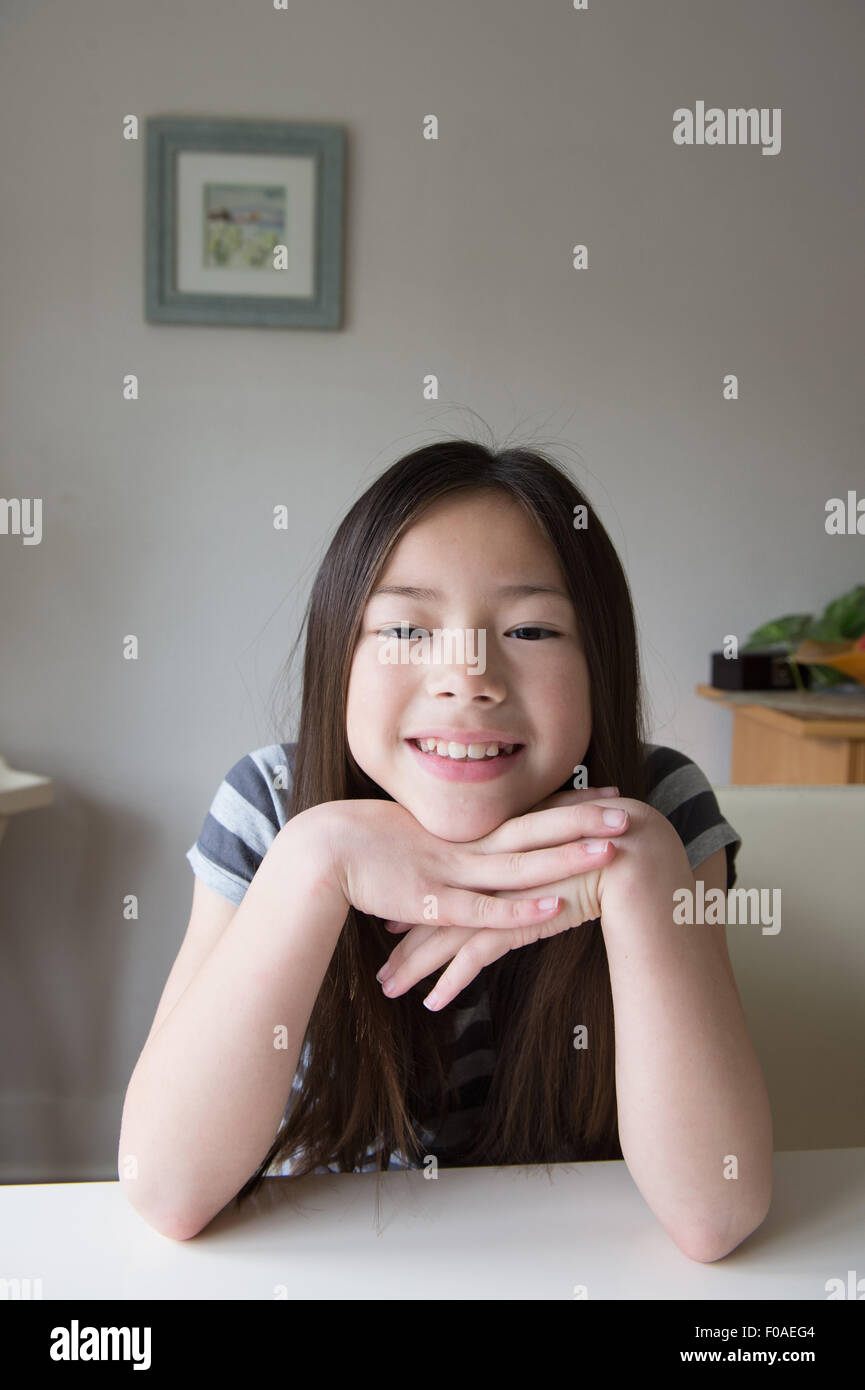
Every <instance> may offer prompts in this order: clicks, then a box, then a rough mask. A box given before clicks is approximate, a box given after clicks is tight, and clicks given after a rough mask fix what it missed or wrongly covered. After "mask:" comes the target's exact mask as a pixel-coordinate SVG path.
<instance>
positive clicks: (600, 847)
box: [580, 840, 610, 854]
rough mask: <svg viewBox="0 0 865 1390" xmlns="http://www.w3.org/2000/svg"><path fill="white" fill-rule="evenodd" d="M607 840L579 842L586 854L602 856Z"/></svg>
mask: <svg viewBox="0 0 865 1390" xmlns="http://www.w3.org/2000/svg"><path fill="white" fill-rule="evenodd" d="M609 843H610V842H609V840H581V841H580V844H581V845H582V847H583V849H584V850H585V851H586V853H587V854H603V852H604V850H605V849H606V848H607V845H608V844H609Z"/></svg>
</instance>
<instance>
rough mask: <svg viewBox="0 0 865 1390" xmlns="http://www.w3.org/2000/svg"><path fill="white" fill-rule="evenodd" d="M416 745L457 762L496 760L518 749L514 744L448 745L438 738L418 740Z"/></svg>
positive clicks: (427, 751) (425, 751)
mask: <svg viewBox="0 0 865 1390" xmlns="http://www.w3.org/2000/svg"><path fill="white" fill-rule="evenodd" d="M415 743H416V744H417V746H418V748H420V749H421V751H422V752H424V753H437V754H438V756H439V757H440V758H453V759H455V760H456V761H460V760H464V759H466V758H470V759H472V760H474V761H478V762H479V761H480V760H481V758H495V757H498V755H499V753H500V752H501V753H512V752H513V751H514V748H515V747H516V745H515V744H513V743H502V744H498V743H470V744H468V745H466V744H465V743H448V742H446V741H445V740H444V739H437V738H416V739H415Z"/></svg>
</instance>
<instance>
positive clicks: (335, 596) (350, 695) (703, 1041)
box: [119, 440, 772, 1260]
mask: <svg viewBox="0 0 865 1390" xmlns="http://www.w3.org/2000/svg"><path fill="white" fill-rule="evenodd" d="M582 508H585V511H584V512H581V510H580V509H582ZM577 517H583V518H584V519H585V524H584V525H582V524H581V525H580V526H579V528H577V526H576V524H575V518H577ZM442 633H445V634H450V635H451V636H453V635H454V634H464V635H468V636H469V637H480V638H482V640H481V641H480V642H478V641H474V642H468V643H467V644H466V646H465V648H464V651H465V652H468V651H472V652H479V651H480V652H482V653H483V660H482V661H477V660H476V661H473V662H470V661H469V660H468V658H467V657H466V656H465V655H463V654H462V652H463V649H461V648H459V646H458V645H457V649H456V655H454V648H453V647H451V648H448V646H447V644H445V647H444V651H445V655H444V657H443V656H442V647H441V646H439V645H437V644H436V643H435V642H434V643H433V647H432V652H433V655H432V658H430V655H429V650H430V648H429V644H428V643H427V642H426V639H427V638H429V637H437V636H440V635H441V634H442ZM583 773H584V775H582V774H583ZM575 774H576V776H575ZM575 785H576V786H577V787H578V788H579V789H578V790H575V789H574V787H575ZM621 813H624V814H623V815H622V814H621ZM617 816H618V820H619V823H614V821H615V819H616V817H617ZM739 843H740V841H739V837H738V836H737V834H736V832H735V830H734V829H733V828H732V826H730V825H729V824H728V823H727V822H726V821H725V819H724V818H723V816H722V815H721V812H720V809H719V807H718V804H717V801H716V799H715V796H714V794H713V792H712V789H711V787H710V785H709V783H708V781H707V779H706V778H705V776H704V774H703V773H702V772H701V771H700V769H699V768H698V767H697V766H696V764H694V763H693V762H692V761H691V760H690V759H689V758H687V757H686V756H685V755H684V754H681V753H679V752H677V751H675V750H673V749H669V748H665V747H663V746H658V745H654V744H651V743H648V742H647V741H646V738H645V730H644V726H643V713H642V704H641V691H640V678H639V668H638V655H637V641H636V632H635V624H634V616H633V610H632V606H631V599H630V594H629V590H628V585H627V581H626V578H625V575H624V573H623V571H622V568H621V565H620V563H619V560H618V557H617V555H616V552H615V550H614V548H613V546H612V543H611V542H610V539H609V537H608V535H607V533H606V531H605V530H604V528H603V526H602V525H601V523H600V521H599V519H598V517H597V515H596V513H595V512H594V511H593V509H592V507H591V505H590V504H589V502H588V499H587V498H586V497H584V496H583V494H582V493H581V492H580V491H579V490H578V489H577V487H576V486H575V485H574V483H573V482H572V481H571V479H570V478H569V477H568V475H567V474H566V473H565V472H563V471H562V470H561V469H560V468H559V467H558V466H557V465H556V464H555V463H554V462H553V461H552V460H551V459H549V458H547V457H545V456H544V455H542V454H540V453H538V452H536V451H530V450H528V449H509V450H505V451H501V452H498V453H496V452H492V451H490V450H488V449H487V448H485V447H484V446H482V445H481V444H478V443H474V442H470V441H464V440H455V441H444V442H441V443H436V444H432V445H429V446H427V447H424V448H421V449H418V450H416V451H415V452H413V453H411V454H409V455H407V456H406V457H404V458H402V459H400V460H399V461H398V462H397V463H395V464H394V465H393V466H392V467H391V468H390V469H388V470H387V471H386V472H385V473H384V474H383V475H382V476H381V477H380V478H379V479H378V480H377V481H376V482H375V483H374V484H373V485H372V486H371V487H370V488H369V489H368V490H367V492H366V493H364V495H363V496H362V497H361V498H360V500H359V501H358V502H356V503H355V505H354V506H353V507H352V508H351V510H350V512H349V513H348V515H347V516H346V518H345V519H344V520H343V522H342V524H341V525H340V527H339V528H338V530H337V532H336V535H335V537H334V539H333V541H332V543H331V545H330V547H329V549H328V551H327V554H326V556H325V558H324V561H323V563H322V565H321V567H320V569H319V572H318V575H317V577H316V580H315V584H314V586H313V591H312V595H311V598H310V605H309V611H308V616H307V623H306V648H305V657H304V678H303V699H302V707H301V717H300V728H299V732H298V738H297V741H296V743H292V744H275V745H271V746H269V747H267V748H261V749H257V750H255V751H254V752H253V753H251V754H249V755H248V756H247V757H245V758H242V759H241V760H240V762H238V763H237V764H236V765H235V766H234V767H233V768H232V769H231V771H230V772H229V773H228V774H227V776H226V778H225V780H224V781H223V783H222V784H221V786H220V788H219V789H218V791H217V794H216V796H215V798H214V800H213V803H212V805H211V807H210V811H209V812H208V815H207V817H206V819H205V823H204V827H203V829H202V833H201V836H200V837H199V839H198V841H197V843H196V845H194V846H193V848H192V849H191V850H190V851H189V854H188V856H187V857H188V858H189V860H190V863H191V865H192V867H193V869H194V871H195V874H196V880H195V893H194V898H193V910H192V915H191V917H190V923H189V927H188V929H187V936H186V939H185V940H184V943H183V947H182V948H181V951H180V953H179V955H178V958H177V961H176V962H175V965H174V968H173V969H172V972H171V974H170V976H169V979H168V982H167V984H166V986H165V991H164V993H163V996H162V999H161V1001H160V1005H159V1009H158V1010H157V1014H156V1017H155V1019H154V1022H153V1026H152V1028H151V1031H150V1035H149V1037H148V1039H147V1041H146V1043H145V1046H144V1049H143V1051H142V1054H141V1056H140V1058H139V1060H138V1063H137V1066H136V1069H135V1071H134V1073H133V1076H132V1078H131V1080H130V1083H129V1089H128V1091H127V1097H126V1104H125V1107H124V1114H123V1123H122V1131H121V1136H120V1153H119V1160H120V1161H119V1171H120V1177H121V1182H122V1183H123V1185H124V1190H125V1191H126V1194H127V1196H128V1198H129V1200H130V1201H131V1202H132V1203H133V1205H134V1206H135V1207H136V1209H137V1210H138V1211H139V1212H140V1213H141V1214H142V1216H143V1217H144V1218H145V1219H146V1220H147V1221H149V1222H150V1224H151V1225H154V1226H155V1227H157V1229H160V1230H162V1231H163V1233H164V1234H167V1235H171V1236H174V1237H175V1238H179V1239H184V1238H187V1237H188V1236H190V1235H194V1234H195V1233H196V1232H197V1231H199V1230H200V1229H202V1227H203V1226H205V1225H206V1224H207V1223H208V1222H209V1221H210V1220H211V1219H212V1217H213V1216H214V1215H216V1213H217V1212H218V1211H219V1210H221V1208H222V1207H223V1206H224V1205H225V1204H226V1202H227V1201H228V1200H229V1199H230V1198H231V1197H232V1196H234V1195H236V1194H237V1195H238V1196H239V1198H241V1199H242V1198H245V1197H247V1196H249V1195H250V1194H251V1193H252V1192H254V1191H255V1190H256V1188H257V1186H258V1185H259V1183H260V1182H261V1179H262V1177H263V1176H264V1175H265V1174H274V1173H285V1174H293V1175H301V1174H303V1173H309V1172H327V1171H335V1172H340V1171H348V1172H352V1171H353V1172H363V1171H369V1170H379V1169H381V1168H386V1167H389V1168H396V1167H418V1166H422V1165H423V1164H424V1163H425V1162H428V1161H429V1158H430V1156H434V1157H435V1159H436V1160H437V1162H438V1163H439V1164H441V1165H443V1166H448V1165H450V1166H454V1165H460V1166H462V1165H475V1164H530V1163H551V1162H566V1161H578V1160H585V1159H606V1158H622V1157H623V1158H624V1159H625V1162H626V1164H627V1166H628V1169H629V1171H630V1173H631V1176H632V1177H633V1179H634V1181H635V1183H636V1184H637V1186H638V1188H639V1190H640V1192H641V1193H642V1194H643V1196H644V1198H645V1200H646V1202H647V1203H648V1205H649V1206H650V1207H651V1209H652V1210H653V1212H654V1213H655V1215H656V1217H657V1218H658V1220H659V1221H660V1222H661V1224H662V1225H663V1227H664V1228H665V1230H666V1231H667V1232H668V1233H669V1234H670V1236H671V1237H672V1239H673V1240H674V1241H675V1242H676V1243H677V1244H678V1245H679V1246H680V1248H681V1249H682V1250H684V1251H685V1253H686V1254H688V1255H690V1256H691V1257H692V1258H693V1259H696V1260H715V1259H719V1258H721V1257H722V1256H723V1255H724V1254H726V1253H728V1252H729V1251H730V1250H731V1249H733V1248H734V1247H735V1246H736V1245H738V1244H739V1243H740V1242H741V1241H742V1240H743V1239H745V1237H746V1236H747V1235H748V1234H749V1233H750V1232H752V1231H753V1230H754V1229H755V1228H756V1227H757V1226H758V1225H759V1224H760V1222H761V1221H762V1220H763V1218H764V1216H765V1215H766V1212H767V1210H768V1206H769V1200H770V1193H771V1175H772V1128H771V1117H770V1110H769V1103H768V1098H767V1094H766V1088H765V1084H764V1081H763V1077H762V1074H761V1071H760V1067H759V1063H758V1061H757V1058H756V1056H755V1053H754V1050H753V1047H752V1045H751V1041H750V1038H749V1036H748V1031H747V1027H746V1023H745V1018H744V1014H743V1011H742V1005H741V1002H740V999H739V995H738V992H737V989H736V984H735V980H734V977H733V972H732V969H731V966H730V961H729V956H728V953H727V946H726V940H725V932H724V927H723V926H720V927H719V926H709V925H690V926H680V925H676V924H674V921H673V911H674V894H675V893H676V892H677V891H679V890H681V889H682V888H687V889H689V890H690V891H692V892H693V891H695V888H696V884H695V879H696V878H699V879H701V880H702V881H703V883H704V885H705V890H706V891H708V890H709V889H710V888H720V889H721V890H722V891H725V890H726V889H727V888H729V887H731V886H732V884H733V883H734V882H735V868H734V859H735V854H736V851H737V849H738V846H739ZM397 936H399V940H397ZM217 1153H218V1155H219V1159H218V1161H214V1154H217ZM129 1154H134V1155H135V1159H136V1161H135V1164H134V1165H133V1167H134V1173H133V1172H132V1167H129V1165H127V1167H129V1175H128V1176H125V1175H124V1155H129ZM250 1174H252V1176H251V1177H250ZM731 1174H735V1176H732V1177H731Z"/></svg>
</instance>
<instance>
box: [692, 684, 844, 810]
mask: <svg viewBox="0 0 865 1390" xmlns="http://www.w3.org/2000/svg"><path fill="white" fill-rule="evenodd" d="M697 694H698V695H699V696H701V697H702V698H703V699H704V700H714V701H716V702H717V703H719V704H724V705H727V706H728V707H729V708H730V709H731V710H732V713H733V756H732V766H731V769H730V784H731V785H733V786H756V785H766V784H772V785H778V784H785V785H786V784H795V785H797V786H813V785H817V784H820V785H826V784H830V783H831V784H832V785H847V784H849V783H854V782H855V783H859V782H865V690H862V693H861V694H859V693H856V694H849V693H846V692H845V693H843V694H842V693H839V694H834V695H833V694H827V693H826V692H825V691H824V692H820V693H818V692H816V691H808V690H806V691H799V690H718V689H717V687H715V686H712V685H698V686H697Z"/></svg>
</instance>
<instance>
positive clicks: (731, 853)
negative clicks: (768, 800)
mask: <svg viewBox="0 0 865 1390" xmlns="http://www.w3.org/2000/svg"><path fill="white" fill-rule="evenodd" d="M646 752H647V757H646V773H647V777H648V783H649V793H648V795H647V797H646V800H647V802H648V803H649V805H650V806H654V807H655V809H656V810H658V811H660V812H661V814H662V815H664V816H666V818H667V820H668V821H669V822H670V824H671V825H672V826H673V827H674V829H675V830H676V831H677V833H678V835H679V838H680V840H681V841H682V844H683V845H684V846H685V852H686V854H687V856H688V863H689V864H690V866H691V868H692V869H695V868H696V867H697V865H698V864H702V863H703V860H704V859H708V858H709V856H710V855H711V854H714V853H715V851H716V850H719V849H723V850H725V851H726V855H727V888H728V890H729V889H730V888H732V887H733V885H734V883H735V882H736V855H737V854H738V852H739V846H740V845H741V843H742V839H741V836H740V835H739V834H738V833H737V832H736V830H734V828H733V826H732V825H731V824H730V822H729V821H728V820H726V818H725V817H724V815H723V814H722V811H721V808H720V806H719V805H718V798H717V797H716V796H715V793H714V791H713V790H712V785H711V783H710V782H709V779H708V778H707V777H706V774H705V773H704V772H703V771H702V769H701V768H700V767H698V766H697V764H696V763H695V762H694V761H693V760H692V759H691V758H689V757H688V756H687V754H685V753H681V752H680V751H679V750H678V749H676V748H667V747H664V746H663V745H661V744H647V745H646Z"/></svg>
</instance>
